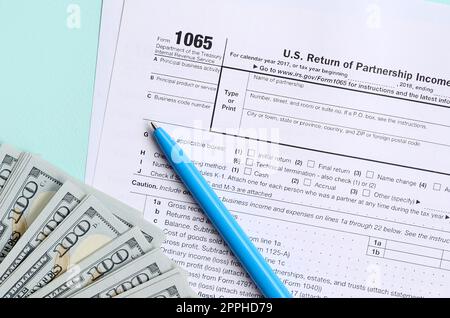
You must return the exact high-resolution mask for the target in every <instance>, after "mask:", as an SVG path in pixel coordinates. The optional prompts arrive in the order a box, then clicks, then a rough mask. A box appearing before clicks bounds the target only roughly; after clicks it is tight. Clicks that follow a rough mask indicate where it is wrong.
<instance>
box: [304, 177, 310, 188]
mask: <svg viewBox="0 0 450 318" xmlns="http://www.w3.org/2000/svg"><path fill="white" fill-rule="evenodd" d="M311 182H312V181H311V179H308V178H305V180H303V185H305V186H307V187H309V186H311Z"/></svg>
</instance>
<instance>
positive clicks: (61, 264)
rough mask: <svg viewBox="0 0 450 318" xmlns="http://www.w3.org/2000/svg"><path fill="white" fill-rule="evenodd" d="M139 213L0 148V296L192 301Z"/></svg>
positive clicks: (159, 238)
mask: <svg viewBox="0 0 450 318" xmlns="http://www.w3.org/2000/svg"><path fill="white" fill-rule="evenodd" d="M163 240H164V235H163V233H162V231H161V230H160V229H158V228H157V227H155V226H153V225H152V224H150V223H149V222H147V221H145V220H144V218H143V216H142V213H141V212H139V211H137V210H135V209H133V208H131V207H128V206H126V205H124V204H123V203H121V202H119V201H117V200H115V199H113V198H111V197H109V196H107V195H106V194H104V193H101V192H99V191H97V190H95V189H93V188H91V187H89V186H87V185H84V184H82V183H81V182H79V181H77V180H74V179H73V178H71V177H69V176H67V175H66V174H65V173H63V172H61V171H60V170H58V169H57V168H55V167H53V166H51V165H50V164H49V163H47V162H45V161H44V160H42V159H41V158H40V157H38V156H36V155H32V154H30V153H26V152H20V151H18V150H16V149H14V148H13V147H11V146H7V145H1V146H0V297H4V298H23V297H35V298H70V297H82V298H112V297H118V298H119V297H120V298H123V297H130V298H137V297H139V298H141V297H144V298H156V297H158V298H164V297H167V298H187V297H196V294H195V293H194V292H193V291H192V290H191V289H190V287H189V285H188V282H187V275H186V273H185V272H184V271H183V270H182V269H180V268H178V267H177V266H176V264H175V263H174V262H172V261H171V260H170V259H168V258H167V257H166V256H165V255H164V254H163V252H162V251H161V249H160V245H161V243H162V242H163Z"/></svg>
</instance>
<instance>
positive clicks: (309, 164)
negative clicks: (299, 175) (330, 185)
mask: <svg viewBox="0 0 450 318" xmlns="http://www.w3.org/2000/svg"><path fill="white" fill-rule="evenodd" d="M307 166H308V168H314V167H315V166H316V162H315V161H314V160H308V163H307Z"/></svg>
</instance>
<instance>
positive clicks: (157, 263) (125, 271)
mask: <svg viewBox="0 0 450 318" xmlns="http://www.w3.org/2000/svg"><path fill="white" fill-rule="evenodd" d="M175 267H176V265H175V264H174V263H173V262H172V261H171V260H170V259H168V258H167V256H165V255H164V254H163V253H162V252H161V250H155V251H152V252H150V253H148V254H146V255H144V256H142V257H139V258H138V259H136V260H134V261H132V262H131V263H129V264H128V265H126V266H124V267H122V268H121V269H119V270H117V271H116V272H114V274H113V275H110V276H107V277H105V278H103V279H101V280H98V281H97V282H95V283H93V284H91V285H89V286H88V287H86V288H84V289H82V290H81V291H79V292H77V293H75V294H73V295H71V296H70V297H72V298H112V297H115V296H117V295H119V294H121V293H123V292H126V291H128V290H130V289H133V288H136V287H138V286H140V285H141V284H144V283H146V282H148V281H150V280H152V279H153V278H155V277H158V276H160V275H162V274H164V273H166V272H168V271H170V270H172V269H174V268H175Z"/></svg>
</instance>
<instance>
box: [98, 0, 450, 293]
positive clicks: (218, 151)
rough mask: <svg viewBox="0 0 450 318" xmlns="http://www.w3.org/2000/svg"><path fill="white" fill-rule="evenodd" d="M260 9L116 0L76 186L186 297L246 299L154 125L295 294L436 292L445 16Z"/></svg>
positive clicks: (444, 239)
mask: <svg viewBox="0 0 450 318" xmlns="http://www.w3.org/2000/svg"><path fill="white" fill-rule="evenodd" d="M274 3H275V2H269V1H245V2H243V1H164V2H149V1H146V0H129V1H126V3H125V7H124V12H123V17H122V25H121V31H120V36H119V42H118V48H117V56H116V62H115V66H114V72H113V77H112V83H111V90H110V94H109V101H108V107H107V111H106V117H105V123H104V130H103V137H102V141H101V145H100V151H99V158H98V164H97V167H96V176H95V180H94V185H95V186H96V187H98V188H100V189H101V190H104V191H106V192H108V193H110V194H112V195H114V196H116V197H118V198H119V199H121V200H123V201H125V202H127V203H130V204H131V205H133V206H135V207H136V208H139V209H141V210H142V211H143V213H144V214H145V217H146V218H147V219H148V220H151V221H152V222H154V223H155V224H157V225H159V226H161V227H162V228H164V231H165V232H166V234H167V236H168V238H167V241H166V242H165V244H164V250H165V253H167V254H169V255H170V256H171V257H172V258H173V259H174V260H176V261H177V262H178V263H179V264H180V265H181V266H182V267H183V268H185V269H186V270H187V271H189V273H190V275H191V285H192V287H193V288H194V289H195V290H196V291H198V292H199V294H200V295H201V296H203V297H219V296H234V297H249V296H250V297H251V296H258V295H259V293H258V291H257V290H256V289H255V288H254V286H253V284H252V283H251V282H250V281H249V279H248V278H247V276H246V274H245V273H244V271H243V269H242V268H240V267H239V265H238V263H237V261H236V260H235V259H234V258H233V257H232V256H231V255H230V252H229V250H228V249H227V248H226V246H224V245H223V242H222V241H221V239H220V237H218V236H217V235H216V232H215V231H214V230H213V229H212V227H211V226H210V224H209V223H208V222H207V221H206V220H205V218H204V217H203V214H202V213H201V212H200V211H199V210H198V207H197V206H196V205H195V204H194V203H193V202H192V199H191V197H190V196H189V195H188V193H187V192H186V190H185V188H184V187H183V185H182V184H181V183H180V182H179V180H178V179H177V177H176V176H175V175H174V173H173V172H172V170H171V169H170V168H169V167H168V166H167V163H166V161H165V160H164V158H163V157H162V155H161V153H160V151H159V150H158V149H157V147H156V146H155V144H154V142H153V141H152V140H150V139H149V137H148V133H147V130H148V129H147V125H148V122H149V121H155V122H156V123H157V124H158V125H161V126H163V127H164V128H165V129H166V130H168V132H169V133H170V134H172V135H173V136H174V137H175V138H176V139H177V140H178V141H179V143H180V144H181V145H182V147H183V148H184V149H185V150H186V151H187V153H188V154H189V156H190V157H191V158H192V159H193V160H194V161H195V162H196V164H197V165H198V167H199V168H200V169H201V171H202V173H203V174H204V176H205V177H206V178H207V179H208V181H209V182H210V183H211V185H212V186H213V188H214V189H215V190H216V191H217V193H218V194H219V196H220V197H221V199H222V200H223V201H224V202H225V204H226V205H227V206H228V207H229V209H230V210H231V211H232V213H233V214H234V215H235V216H236V218H237V219H238V221H239V223H240V224H241V225H242V227H243V228H244V229H245V231H246V232H247V233H248V234H249V236H250V237H251V238H252V240H253V241H254V242H255V244H256V245H257V247H258V248H259V249H260V250H261V252H262V253H263V254H264V256H265V257H266V259H267V260H268V262H269V263H270V264H271V265H272V266H273V268H274V269H275V270H276V272H277V273H278V274H279V275H280V277H281V279H282V280H283V281H284V282H285V283H286V285H287V286H288V288H289V289H290V290H292V292H293V294H294V295H295V296H296V297H324V296H329V297H333V296H334V297H342V296H358V297H378V296H388V297H391V296H394V297H412V296H437V297H439V296H447V297H448V296H450V294H449V290H450V289H449V284H450V283H449V282H450V279H449V278H450V271H449V270H450V220H449V219H448V217H449V216H450V206H449V203H450V162H449V161H448V158H449V156H450V109H449V107H450V87H449V85H450V65H449V64H448V63H447V61H448V57H449V53H448V52H449V44H448V43H447V42H446V41H444V38H445V34H448V31H449V30H450V21H449V19H448V14H449V12H450V10H449V8H450V7H448V6H446V5H438V4H435V3H431V2H421V1H416V2H414V1H413V2H411V1H408V2H395V5H394V4H392V3H391V2H382V1H381V2H380V1H378V2H377V4H376V5H374V4H371V3H369V2H364V1H350V2H346V5H342V2H339V4H338V3H335V2H331V4H330V2H326V5H325V2H320V1H319V2H314V3H308V2H306V1H300V2H299V1H277V2H276V5H275V4H274ZM406 4H408V6H407V8H405V7H404V5H406ZM406 9H408V10H406ZM399 13H402V14H399Z"/></svg>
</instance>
